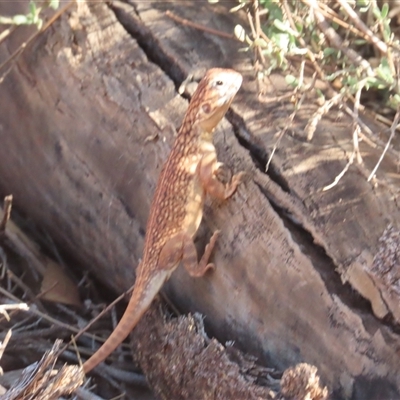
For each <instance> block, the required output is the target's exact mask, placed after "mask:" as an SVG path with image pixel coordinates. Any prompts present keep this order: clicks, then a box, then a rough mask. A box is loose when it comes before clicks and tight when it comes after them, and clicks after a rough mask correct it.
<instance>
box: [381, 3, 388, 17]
mask: <svg viewBox="0 0 400 400" xmlns="http://www.w3.org/2000/svg"><path fill="white" fill-rule="evenodd" d="M388 13H389V5H388V3H383V6H382V10H381V18H382V19H385V18H386V17H387V15H388Z"/></svg>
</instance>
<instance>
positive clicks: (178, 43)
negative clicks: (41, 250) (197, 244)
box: [0, 0, 400, 399]
mask: <svg viewBox="0 0 400 400" xmlns="http://www.w3.org/2000/svg"><path fill="white" fill-rule="evenodd" d="M129 3H131V4H132V6H130V5H126V4H120V3H117V2H115V3H114V4H113V6H112V8H111V9H110V8H107V7H106V5H105V4H99V3H95V4H89V5H87V4H80V5H78V7H77V8H76V9H75V10H74V11H73V12H72V13H69V14H68V15H64V16H63V17H62V18H61V20H60V21H59V22H56V23H55V24H54V25H53V26H52V27H51V28H50V29H49V30H48V31H47V32H46V33H45V34H43V35H41V36H40V37H39V38H38V40H36V41H35V42H34V43H33V44H32V45H30V46H28V48H27V49H26V50H25V52H24V54H23V55H22V57H20V58H19V59H18V61H17V63H16V65H15V66H14V67H13V68H12V69H11V71H10V72H9V74H8V75H7V76H6V78H5V80H4V82H3V83H2V84H1V86H0V87H1V95H0V124H1V125H0V190H1V192H2V193H3V194H8V193H12V194H13V195H14V199H15V204H16V205H17V206H18V207H19V208H20V209H21V210H23V211H24V212H25V213H26V214H27V215H29V216H30V217H31V218H32V219H34V220H35V221H36V222H37V223H39V224H41V226H43V228H44V229H46V230H47V232H49V233H50V234H51V235H52V236H53V238H54V240H55V241H56V242H57V243H58V245H59V246H62V247H63V249H64V250H66V251H68V252H69V253H70V254H73V256H74V257H75V258H76V260H78V261H79V262H80V263H82V264H83V265H87V266H88V267H89V268H90V269H91V270H92V271H93V272H95V273H96V275H97V276H98V278H99V279H101V280H103V281H104V282H105V283H108V284H109V285H110V286H112V287H113V288H114V289H115V290H116V291H118V292H120V291H122V290H124V289H127V288H128V287H129V286H130V285H131V283H132V282H133V280H134V269H133V267H134V266H136V265H137V261H138V259H139V258H140V256H141V249H142V245H143V232H144V229H145V226H146V219H147V215H148V211H149V204H150V199H151V195H152V193H153V191H154V187H155V184H156V181H157V176H158V174H159V172H160V168H161V166H162V163H163V161H164V160H165V158H166V156H167V154H168V150H169V148H170V145H171V143H172V141H173V135H174V129H173V127H177V126H179V124H180V121H181V119H182V115H183V113H184V110H185V109H186V107H187V102H186V101H185V100H183V99H182V98H181V97H179V96H178V95H177V94H176V90H175V87H174V84H173V83H172V81H171V80H170V79H169V78H168V77H167V75H169V76H170V77H171V78H172V79H173V80H174V81H175V82H176V83H177V84H178V82H180V81H181V80H182V78H183V77H185V76H186V74H187V73H188V72H190V70H192V69H193V68H198V67H211V66H230V67H233V68H235V69H237V70H239V71H241V72H242V73H243V74H244V75H245V82H244V85H243V89H242V90H241V92H240V93H239V95H238V97H237V100H236V101H235V104H234V105H233V110H234V113H233V114H231V115H230V121H231V123H228V122H227V121H224V123H222V124H221V126H220V128H219V129H218V130H217V132H216V135H215V143H216V146H217V149H218V152H219V156H220V159H221V160H222V161H224V162H226V164H227V165H228V166H229V167H231V168H232V169H233V170H234V171H239V170H245V171H247V172H248V179H247V180H246V182H245V183H244V184H243V185H242V186H241V187H240V188H239V190H238V193H237V194H235V196H234V197H233V198H232V199H231V200H230V201H228V202H226V203H225V204H223V205H216V204H212V203H209V204H208V205H207V207H206V212H205V218H204V224H203V231H205V230H207V231H213V230H215V229H216V228H218V229H220V230H221V231H222V234H221V238H220V239H219V241H218V245H217V249H216V251H215V254H214V262H215V263H216V265H217V269H216V271H215V272H214V273H212V274H209V275H207V276H206V277H205V278H202V279H192V278H190V277H188V276H187V274H186V273H185V271H183V270H178V271H177V272H176V273H174V275H173V277H172V279H171V281H170V282H169V284H168V285H167V293H168V295H169V296H170V297H171V298H172V299H173V300H174V301H175V303H176V304H178V305H179V306H180V308H182V309H183V310H184V311H188V310H192V311H199V312H201V313H203V314H205V315H206V324H207V328H208V329H209V332H211V333H212V334H215V335H216V336H217V338H218V339H220V340H221V341H223V340H235V342H236V343H237V344H238V345H239V346H240V347H241V348H242V349H245V350H246V351H249V352H252V353H253V354H255V355H257V356H258V357H259V358H260V360H261V361H262V362H264V363H267V364H269V365H274V366H276V367H278V368H282V369H284V368H286V367H288V366H289V365H293V364H295V363H298V362H301V361H306V362H308V363H311V364H314V365H316V366H317V367H318V370H319V373H320V374H321V376H322V378H323V381H324V383H325V384H327V385H328V386H329V387H330V388H331V389H332V390H334V392H335V393H336V394H337V396H338V397H340V398H350V397H352V398H354V399H356V398H358V399H368V398H371V399H372V398H374V397H373V391H372V388H374V390H376V391H377V392H378V393H379V394H380V395H381V398H386V399H389V398H398V397H399V396H400V378H399V376H400V374H399V372H400V363H399V356H398V352H399V349H400V337H399V335H398V322H396V321H397V315H396V312H395V310H394V309H392V307H394V306H392V305H391V304H390V302H387V301H386V300H382V298H383V299H385V296H380V293H381V291H382V288H381V286H379V285H378V284H377V283H376V282H377V281H376V280H374V279H373V277H372V278H371V274H370V271H371V270H374V269H373V267H372V260H373V257H374V255H375V254H377V253H378V250H379V238H380V236H381V235H382V233H383V231H384V230H385V228H386V227H387V225H388V224H389V223H391V224H392V225H393V226H394V227H395V228H397V229H398V228H399V225H400V224H399V221H400V219H399V210H398V206H397V203H396V200H397V189H396V188H395V184H396V176H395V175H394V174H393V172H395V171H396V163H397V159H395V157H393V156H391V155H389V156H388V157H386V159H385V162H384V163H383V164H382V166H381V168H380V170H379V171H378V177H379V178H382V179H385V181H386V182H387V183H386V184H385V185H378V186H373V185H372V184H370V183H367V181H366V179H365V178H364V177H363V176H362V175H361V174H360V172H359V170H358V169H357V167H355V166H354V167H351V168H350V170H349V171H348V173H347V174H346V175H345V176H344V178H343V179H342V180H341V181H340V182H339V183H338V185H336V186H335V187H334V188H333V189H331V190H329V191H322V190H321V188H323V187H324V186H325V185H327V184H329V183H331V182H332V181H333V180H334V178H335V177H336V176H337V174H338V173H339V172H340V171H341V170H342V169H343V167H344V165H345V164H346V162H347V153H348V152H349V151H350V150H351V146H352V144H351V121H349V120H348V119H346V118H344V117H340V116H338V115H336V114H335V113H333V112H332V113H331V114H330V115H329V116H328V117H326V118H325V119H324V120H323V121H322V123H321V124H320V127H319V130H318V132H317V134H316V136H315V138H314V140H313V141H312V142H311V143H307V142H306V141H305V134H303V133H302V129H303V127H304V126H305V125H306V123H307V121H308V118H309V117H310V115H311V114H312V112H313V111H314V110H315V109H316V107H315V106H312V105H309V106H307V107H304V108H303V111H302V112H301V113H300V115H299V118H298V120H297V124H296V128H297V129H296V130H294V131H293V132H292V133H290V134H289V133H288V134H286V135H285V136H284V137H283V139H282V141H281V142H280V144H279V148H278V151H277V153H276V154H275V156H274V158H273V161H272V165H271V168H270V172H268V173H267V174H266V173H265V172H264V167H265V163H266V160H267V155H268V154H269V152H270V150H271V149H272V147H273V145H274V143H275V140H276V138H275V137H274V133H276V131H277V130H278V129H279V127H282V126H285V125H286V120H287V118H288V116H289V114H290V109H288V108H287V107H288V105H287V104H286V105H285V104H276V103H271V104H268V105H267V104H261V103H259V102H258V101H257V99H256V88H255V82H254V81H253V79H252V69H251V66H250V60H249V59H247V55H243V54H240V53H237V50H238V49H239V48H240V44H237V43H236V42H234V41H227V40H225V39H221V38H217V37H215V36H212V35H210V34H206V33H202V32H197V31H193V30H192V29H191V28H188V27H184V26H181V25H179V24H176V23H175V22H174V21H172V20H170V19H168V18H167V17H166V16H165V14H164V11H165V10H166V9H170V10H172V11H174V12H175V13H177V14H179V15H180V16H183V17H186V18H188V19H192V20H196V21H197V22H198V23H204V24H207V25H209V26H213V27H214V28H219V29H224V30H226V31H232V28H233V26H234V24H235V22H234V19H235V18H238V17H237V16H235V15H233V16H232V15H230V14H229V15H228V14H227V13H226V9H225V7H224V6H222V5H219V6H216V7H215V8H214V10H216V11H217V12H215V13H213V9H212V7H211V6H210V5H208V4H207V3H206V2H204V3H203V2H199V1H196V2H185V6H182V2H176V3H175V2H163V1H160V2H141V1H133V0H131V1H130V2H129ZM7 4H8V3H5V4H4V5H0V14H1V13H3V9H4V8H5V7H6V5H7ZM113 11H114V12H115V15H114V13H113ZM222 11H223V12H222ZM117 18H118V19H119V20H118V19H117ZM121 24H124V26H125V28H126V30H127V31H128V32H130V33H131V34H132V35H134V36H135V37H131V36H130V35H129V34H128V33H127V31H125V30H124V28H123V27H122V25H121ZM23 34H24V32H23V31H20V30H18V31H17V32H16V33H15V35H14V36H13V38H12V40H10V41H8V42H7V43H5V44H3V45H2V46H1V47H0V61H1V62H2V61H4V60H5V59H6V58H7V57H8V56H9V55H10V54H11V53H12V52H13V50H14V49H15V47H16V46H17V45H18V44H20V43H21V40H22V37H23V36H22V35H23ZM138 43H140V46H139V45H138ZM142 49H144V50H145V51H146V52H147V56H146V55H145V53H144V51H143V50H142ZM239 54H240V55H239ZM148 57H149V58H150V60H152V61H149V58H148ZM156 64H158V65H156ZM160 67H161V68H162V69H160ZM162 70H164V71H165V72H163V71H162ZM272 82H273V84H274V87H272V88H271V96H274V95H275V94H276V93H277V91H278V90H280V89H282V90H284V89H285V87H284V83H283V79H282V78H281V77H279V76H273V78H272ZM232 126H233V128H234V130H235V131H236V132H237V137H236V136H235V135H234V134H233V128H232ZM379 129H381V128H379V127H377V128H376V130H377V131H379ZM155 135H157V136H158V138H159V139H160V140H158V141H146V138H148V137H153V136H155ZM361 151H362V153H363V156H364V161H365V164H366V166H367V168H369V169H371V166H372V165H373V164H374V163H375V162H376V160H377V159H378V157H379V155H380V151H381V149H379V148H377V149H374V148H370V147H368V146H367V144H366V143H364V142H363V143H361ZM200 236H201V235H200ZM375 270H376V268H375ZM342 281H349V282H350V284H351V285H353V288H356V289H357V290H358V291H359V292H360V293H361V294H362V295H363V296H364V297H365V298H367V299H368V300H369V301H371V302H372V306H373V307H372V308H373V311H372V310H371V308H370V307H369V303H368V302H366V301H365V300H364V299H363V298H362V297H361V296H360V295H358V294H357V293H356V292H355V291H353V290H352V287H351V286H350V285H349V284H347V283H342ZM365 282H366V283H365ZM374 312H375V314H374Z"/></svg>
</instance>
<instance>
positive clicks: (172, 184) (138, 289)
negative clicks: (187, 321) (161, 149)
mask: <svg viewBox="0 0 400 400" xmlns="http://www.w3.org/2000/svg"><path fill="white" fill-rule="evenodd" d="M241 84H242V75H241V74H240V73H239V72H236V71H234V70H232V69H223V68H213V69H210V70H208V71H207V72H206V74H205V76H204V78H203V79H202V80H201V81H200V83H199V84H198V86H197V89H196V91H195V92H194V94H193V96H192V98H191V100H190V103H189V107H188V109H187V111H186V113H185V116H184V119H183V122H182V125H181V127H180V129H179V131H178V134H177V136H176V139H175V143H174V145H173V147H172V149H171V152H170V154H169V157H168V159H167V161H166V162H165V164H164V166H163V168H162V171H161V174H160V177H159V180H158V183H157V186H156V190H155V194H154V197H153V200H152V203H151V206H150V214H149V218H148V222H147V228H146V235H145V241H144V250H143V257H142V260H141V262H140V263H139V265H138V267H137V273H136V281H135V284H134V288H133V292H132V295H131V298H130V300H129V303H128V305H127V308H126V310H125V312H124V314H123V316H122V318H121V320H120V321H119V323H118V324H117V326H116V328H115V329H114V331H113V332H112V333H111V335H110V336H109V337H108V339H107V340H106V341H105V342H104V343H103V345H102V346H101V347H100V348H99V349H98V350H97V351H96V352H95V353H94V354H93V355H92V356H91V357H90V358H89V359H88V360H87V361H86V362H85V363H84V364H83V371H84V372H85V374H87V373H88V372H89V371H91V370H92V369H93V368H95V367H96V366H97V365H98V364H99V363H101V362H102V361H104V360H105V359H106V358H107V357H108V356H109V355H110V354H111V353H112V352H113V351H114V350H115V349H116V348H117V347H118V346H119V345H120V344H121V343H122V342H123V341H124V340H125V339H126V337H127V336H128V335H129V333H130V332H131V331H132V330H133V328H134V327H135V326H136V324H137V322H138V321H139V320H140V318H141V317H142V316H143V314H144V313H145V312H146V311H147V309H148V308H149V307H150V305H151V303H152V301H153V299H154V298H155V297H156V295H157V294H158V292H159V291H160V289H161V287H162V285H163V284H164V282H165V281H167V280H168V279H169V277H170V276H171V274H172V272H173V271H174V270H175V269H176V268H177V266H178V265H179V263H180V262H182V264H183V266H184V267H185V269H186V270H187V271H188V273H189V274H190V275H191V276H193V277H200V276H202V275H204V273H205V272H206V271H207V270H210V269H213V268H215V266H214V264H213V263H210V262H209V258H210V255H211V252H212V250H213V248H214V246H215V243H216V240H217V237H218V235H219V233H220V231H218V230H217V231H215V232H214V233H213V235H212V236H211V238H210V241H209V243H208V244H207V246H206V247H205V250H204V254H203V255H202V257H201V259H200V261H198V258H197V250H196V247H195V245H194V242H193V237H194V236H195V234H196V232H197V229H198V227H199V225H200V222H201V219H202V214H203V204H204V201H205V197H206V195H209V196H211V197H214V198H216V199H219V200H226V199H228V198H229V197H231V196H232V195H233V194H234V193H235V191H236V189H237V187H238V185H239V184H240V182H241V181H242V177H243V174H244V173H243V172H240V173H238V174H235V175H233V176H232V178H231V179H230V181H229V182H228V183H222V182H221V181H220V180H219V179H218V170H219V169H220V168H221V167H222V165H223V164H222V163H220V162H218V160H217V154H216V149H215V147H214V145H213V143H212V139H213V131H214V129H215V127H216V126H217V125H218V123H219V122H220V121H221V119H222V118H223V117H224V115H225V113H226V112H227V110H228V108H229V107H230V105H231V103H232V100H233V98H234V97H235V95H236V93H237V92H238V90H239V88H240V86H241Z"/></svg>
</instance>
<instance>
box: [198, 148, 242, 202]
mask: <svg viewBox="0 0 400 400" xmlns="http://www.w3.org/2000/svg"><path fill="white" fill-rule="evenodd" d="M220 166H221V163H219V162H218V161H217V156H216V154H215V152H209V153H207V154H206V155H205V156H204V157H203V158H202V159H201V160H200V162H199V165H198V167H197V173H198V175H199V178H200V181H201V183H202V185H203V188H204V190H205V191H206V192H207V193H208V194H209V195H210V196H212V197H215V198H217V199H219V200H226V199H228V198H229V197H231V196H232V195H233V194H234V193H235V192H236V189H237V187H238V186H239V184H240V183H241V182H242V179H243V176H244V172H239V173H238V174H235V175H233V176H232V179H231V181H230V182H229V183H227V184H224V183H222V182H221V181H219V180H218V179H217V177H216V176H215V174H216V172H217V171H218V169H219V168H220Z"/></svg>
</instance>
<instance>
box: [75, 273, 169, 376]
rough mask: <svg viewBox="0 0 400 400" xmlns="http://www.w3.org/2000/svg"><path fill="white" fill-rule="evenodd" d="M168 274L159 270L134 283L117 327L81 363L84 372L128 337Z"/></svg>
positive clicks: (99, 361)
mask: <svg viewBox="0 0 400 400" xmlns="http://www.w3.org/2000/svg"><path fill="white" fill-rule="evenodd" d="M168 276H169V274H168V272H166V271H159V272H157V274H156V275H153V276H152V277H151V278H150V279H148V280H147V284H145V285H143V283H142V284H138V282H136V283H135V287H134V289H133V293H132V297H131V299H130V300H129V303H128V306H127V307H126V310H125V312H124V315H123V316H122V318H121V320H120V321H119V323H118V325H117V327H116V328H115V329H114V331H113V332H112V333H111V335H110V336H109V337H108V339H107V340H106V341H105V342H104V343H103V345H102V346H101V347H100V348H99V349H98V350H97V351H96V352H95V353H94V354H93V355H92V356H91V357H90V358H89V359H88V360H87V361H86V362H85V363H84V364H83V371H84V373H85V374H87V373H88V372H89V371H91V370H92V369H93V368H95V367H96V366H97V365H98V364H100V363H101V362H102V361H104V360H105V359H106V358H107V357H108V356H109V355H110V354H111V353H112V352H113V351H114V350H115V349H116V348H117V347H118V346H119V345H120V344H121V343H122V342H123V341H124V340H125V339H126V338H127V337H128V335H129V333H130V332H131V331H132V330H133V328H134V327H135V326H136V324H137V323H138V321H139V320H140V318H141V317H142V315H143V314H144V313H145V312H146V311H147V309H148V308H149V307H150V304H151V302H152V301H153V299H154V297H155V296H156V295H157V293H158V292H159V290H160V289H161V287H162V285H163V283H164V282H165V281H166V280H167V279H168ZM139 288H140V289H139Z"/></svg>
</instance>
